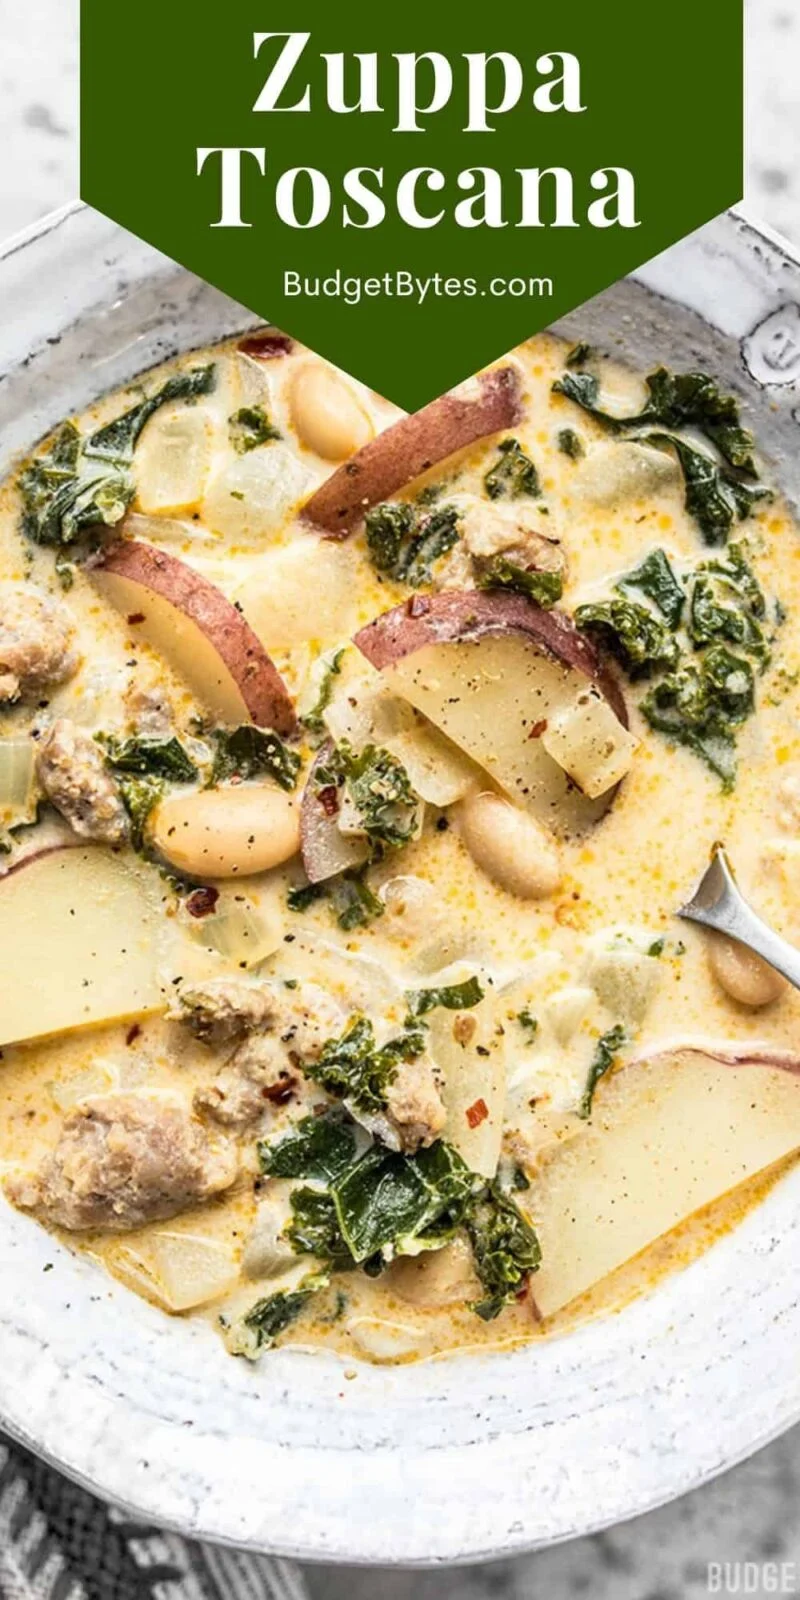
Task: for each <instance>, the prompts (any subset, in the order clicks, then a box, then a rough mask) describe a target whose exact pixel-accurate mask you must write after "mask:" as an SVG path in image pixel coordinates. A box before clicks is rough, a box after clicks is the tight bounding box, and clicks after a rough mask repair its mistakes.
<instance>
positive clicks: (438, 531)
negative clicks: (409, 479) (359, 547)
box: [365, 500, 459, 589]
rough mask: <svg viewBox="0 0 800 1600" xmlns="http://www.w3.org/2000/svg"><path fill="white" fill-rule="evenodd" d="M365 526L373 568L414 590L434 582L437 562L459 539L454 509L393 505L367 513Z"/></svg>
mask: <svg viewBox="0 0 800 1600" xmlns="http://www.w3.org/2000/svg"><path fill="white" fill-rule="evenodd" d="M365 526H366V534H367V547H368V549H369V554H370V558H371V560H372V563H373V566H375V567H376V568H377V570H378V572H385V573H386V574H387V576H388V577H390V578H394V579H395V581H396V582H397V583H408V584H410V585H411V587H412V588H414V589H419V588H421V586H422V585H423V584H426V583H430V582H431V580H432V577H433V566H434V563H435V562H436V561H438V560H439V557H440V556H443V555H445V554H446V552H447V551H448V550H452V548H453V546H454V545H455V544H458V539H459V533H458V512H457V510H456V508H455V506H437V507H436V508H434V509H433V510H427V509H425V508H423V507H420V506H419V505H412V504H411V503H410V502H409V501H405V500H403V501H397V502H394V503H392V502H390V503H387V504H385V505H379V506H374V507H373V509H372V510H371V511H368V512H367V516H366V520H365Z"/></svg>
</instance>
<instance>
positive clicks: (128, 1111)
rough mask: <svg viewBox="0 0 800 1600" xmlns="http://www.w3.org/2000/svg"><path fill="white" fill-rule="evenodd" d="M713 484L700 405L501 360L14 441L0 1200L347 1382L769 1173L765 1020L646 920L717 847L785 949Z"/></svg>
mask: <svg viewBox="0 0 800 1600" xmlns="http://www.w3.org/2000/svg"><path fill="white" fill-rule="evenodd" d="M666 354H668V352H665V355H666ZM755 452H756V446H755V443H754V440H753V439H752V437H751V436H750V434H749V433H748V432H747V431H746V429H745V427H744V425H743V422H742V419H741V417H740V414H739V406H738V404H737V402H736V400H735V399H734V398H733V397H731V396H729V395H728V394H726V393H725V392H724V391H723V390H722V389H721V388H720V387H719V385H718V384H717V382H716V381H715V379H714V377H713V375H709V374H706V373H700V372H692V373H683V372H674V371H671V370H670V369H669V368H668V367H667V366H666V365H665V366H663V367H661V368H659V369H657V370H655V371H653V372H651V373H650V374H649V375H647V376H646V378H641V377H639V376H636V375H634V374H632V373H630V372H628V371H626V370H623V369H622V368H620V367H619V366H617V365H615V364H614V363H613V362H612V361H610V360H608V359H606V358H605V357H604V356H603V355H602V354H601V353H598V352H595V351H593V350H591V349H589V348H588V347H587V346H585V345H578V346H577V347H574V348H570V347H569V346H568V345H566V344H563V343H561V342H560V341H558V340H556V339H554V338H551V337H549V336H543V337H539V338H537V339H534V340H531V341H530V342H529V343H527V344H525V345H523V346H521V347H520V348H519V349H518V350H516V351H514V352H513V353H512V355H511V356H509V357H508V358H507V359H506V360H504V361H502V362H500V363H498V364H497V365H495V366H493V367H491V368H489V369H488V370H487V371H485V372H484V373H482V374H481V375H480V376H478V377H477V378H475V379H473V380H471V381H470V382H469V383H467V384H465V385H464V386H463V387H462V388H461V389H459V390H456V391H454V392H453V393H452V394H449V395H446V396H444V397H443V398H442V399H441V400H438V401H436V402H435V403H434V404H433V405H431V406H429V407H428V408H427V409H426V410H425V411H423V412H421V413H419V414H418V415H417V416H414V417H408V418H406V417H404V416H403V415H402V414H401V413H399V412H398V411H397V410H396V409H395V408H393V407H392V406H391V405H389V404H388V403H386V402H384V401H382V400H380V399H379V398H378V397H377V396H375V395H374V394H372V393H371V392H370V391H368V390H367V389H366V388H364V387H363V386H362V385H359V384H358V383H357V382H355V381H354V380H352V379H349V378H347V377H345V376H344V375H343V374H341V373H340V372H338V371H337V370H336V369H334V368H332V367H330V366H329V365H327V364H326V363H325V362H323V361H321V360H319V359H317V358H316V357H314V356H312V355H311V354H310V353H309V352H308V351H306V350H304V349H302V348H301V347H300V346H299V345H297V344H296V343H294V342H293V341H292V340H290V339H289V338H287V337H286V336H284V335H283V334H280V333H279V332H278V331H277V330H274V329H266V330H263V331H260V332H256V333H252V334H248V335H246V336H245V337H243V338H240V339H239V340H236V341H229V342H228V343H226V344H224V345H221V346H219V347H215V348H213V349H210V350H207V351H203V352H199V353H198V352H194V353H192V354H190V355H186V356H182V357H180V358H179V359H176V360H174V361H172V362H170V363H169V364H168V365H167V366H165V367H164V368H163V369H160V370H158V371H154V372H148V373H146V374H145V375H144V376H143V377H142V379H141V380H140V383H139V384H137V385H135V386H133V387H131V388H130V389H129V390H126V391H125V392H124V393H122V394H116V395H113V396H110V397H107V398H105V399H103V400H102V401H100V402H99V403H98V404H97V405H96V406H95V407H94V408H93V409H92V410H91V411H90V412H88V413H87V414H85V415H82V416H80V417H77V418H72V419H70V420H69V421H67V422H66V423H64V424H63V425H62V426H61V427H60V428H58V429H56V431H55V432H54V433H53V434H52V435H51V436H50V437H48V439H46V440H45V441H44V442H43V443H42V444H40V445H38V446H37V447H36V449H35V451H34V452H33V453H32V454H31V455H30V457H29V458H28V459H27V460H26V461H25V462H24V463H23V465H22V466H21V467H20V469H19V470H18V471H17V472H16V474H15V475H14V476H13V477H12V478H11V479H9V480H8V481H7V482H6V484H5V485H4V487H3V489H2V491H1V492H0V851H1V852H2V853H1V854H0V970H2V973H3V984H2V992H1V993H0V1046H2V1058H3V1059H2V1067H1V1068H0V1162H2V1173H3V1184H4V1188H5V1193H6V1195H7V1197H8V1198H9V1199H10V1200H11V1202H12V1203H13V1204H14V1205H16V1206H18V1207H19V1208H21V1209H22V1210H23V1211H26V1212H28V1213H30V1214H31V1216H32V1217H33V1218H35V1219H37V1220H38V1221H39V1222H41V1223H43V1224H44V1225H45V1226H47V1227H50V1228H52V1229H54V1230H55V1231H56V1232H57V1233H59V1234H60V1235H61V1236H62V1237H63V1238H66V1239H68V1240H69V1241H70V1242H71V1243H72V1244H73V1245H74V1246H79V1247H80V1248H83V1249H85V1250H86V1251H88V1252H89V1253H90V1254H91V1255H92V1256H93V1257H94V1258H95V1259H97V1260H98V1261H100V1262H102V1263H103V1264H104V1265H105V1266H106V1267H107V1268H108V1269H109V1270H110V1271H111V1272H112V1273H113V1274H114V1275H115V1276H116V1277H118V1278H120V1279H122V1280H123V1281H124V1282H125V1283H126V1284H127V1285H128V1286H129V1287H131V1288H133V1289H135V1290H137V1291H138V1292H139V1293H141V1294H143V1295H145V1296H146V1297H147V1298H148V1299H150V1300H152V1301H154V1302H155V1303H156V1304H157V1305H159V1306H161V1307H163V1308H164V1309H166V1310H167V1311H170V1312H193V1311H195V1310H196V1311H198V1312H199V1313H200V1314H202V1315H204V1316H208V1317H210V1318H212V1319H213V1321H214V1322H215V1323H216V1324H217V1325H218V1326H219V1327H220V1328H221V1329H222V1331H223V1333H224V1337H225V1339H226V1342H227V1344H228V1346H229V1348H230V1349H231V1350H232V1351H233V1352H235V1353H237V1354H241V1355H246V1356H255V1355H257V1354H258V1353H259V1352H260V1351H262V1350H265V1349H267V1348H268V1347H270V1346H272V1345H274V1344H275V1343H276V1342H280V1343H281V1344H286V1343H299V1344H303V1345H307V1346H308V1345H319V1344H324V1345H328V1346H330V1347H333V1348H334V1349H336V1350H338V1351H340V1352H342V1353H344V1354H350V1355H361V1356H366V1357H367V1358H369V1359H372V1360H401V1359H409V1358H412V1357H418V1356H424V1355H430V1354H433V1353H438V1352H440V1351H444V1350H447V1349H451V1348H454V1347H463V1346H467V1345H481V1344H483V1345H485V1344H487V1343H491V1344H495V1345H496V1344H502V1343H512V1342H517V1341H520V1340H524V1339H528V1338H531V1337H534V1336H538V1335H540V1334H541V1332H542V1331H545V1332H547V1331H550V1330H552V1329H554V1328H555V1329H557V1328H559V1327H563V1326H564V1325H565V1324H566V1323H568V1322H569V1321H570V1320H571V1319H572V1320H574V1318H575V1317H576V1316H577V1315H580V1314H584V1313H585V1311H586V1309H587V1307H595V1308H596V1306H597V1305H599V1304H601V1303H603V1296H604V1295H605V1297H606V1303H608V1301H609V1295H611V1294H612V1292H613V1290H614V1285H617V1286H618V1292H621V1291H620V1290H619V1286H620V1285H621V1284H624V1285H625V1286H626V1287H625V1292H626V1293H628V1292H630V1291H631V1289H633V1290H635V1289H637V1288H641V1287H643V1286H645V1285H646V1284H647V1283H649V1282H650V1281H651V1280H652V1276H653V1273H654V1271H655V1270H662V1269H663V1266H664V1264H665V1262H666V1259H667V1255H668V1251H666V1250H665V1244H664V1241H665V1240H666V1241H667V1242H668V1241H669V1240H670V1239H672V1240H675V1239H680V1240H681V1241H682V1245H681V1248H682V1249H683V1250H684V1252H685V1251H686V1250H687V1249H689V1248H690V1246H691V1239H692V1237H694V1238H695V1241H696V1242H697V1243H698V1247H699V1243H704V1242H706V1240H707V1238H708V1237H710V1236H711V1233H712V1232H713V1228H711V1227H710V1224H708V1219H709V1217H713V1219H714V1226H716V1227H719V1226H722V1223H723V1222H725V1223H726V1224H727V1223H729V1222H730V1221H732V1220H734V1219H735V1216H736V1215H738V1214H739V1213H740V1212H741V1210H742V1209H743V1207H744V1205H745V1204H746V1203H749V1200H752V1198H753V1196H754V1195H755V1193H756V1188H757V1186H758V1185H759V1184H760V1185H761V1186H762V1187H763V1184H764V1182H765V1181H766V1180H767V1178H769V1176H770V1175H771V1174H773V1173H774V1172H775V1171H776V1170H780V1168H779V1164H780V1163H785V1162H786V1161H787V1160H788V1159H789V1158H790V1157H791V1156H792V1155H793V1154H794V1153H795V1152H796V1150H797V1149H798V1148H800V1071H799V1070H798V1069H800V1055H795V1054H794V1053H793V1041H794V1039H795V1037H796V1034H797V1027H798V1021H800V998H798V996H797V995H796V994H795V993H794V991H792V990H789V989H788V987H787V986H786V985H785V984H784V983H783V982H782V981H781V980H780V979H779V978H778V977H777V976H776V975H775V974H774V973H773V972H772V971H771V969H768V968H766V967H765V966H763V965H762V964H761V963H759V962H758V961H757V960H756V959H755V958H751V957H749V956H747V955H746V954H745V953H744V951H743V950H742V948H741V947H739V946H736V945H735V944H732V943H731V942H730V941H726V940H724V939H722V938H720V937H719V936H714V935H709V934H706V933H701V932H700V930H698V929H697V928H693V927H692V928H687V927H686V926H685V925H684V924H681V923H679V922H677V921H676V919H675V910H676V908H677V907H678V906H679V905H680V904H681V903H682V901H684V900H685V899H686V898H687V897H688V895H689V894H690V893H691V891H692V889H693V887H694V885H695V883H696V881H697V878H698V876H699V874H700V872H701V871H702V869H703V866H704V864H705V862H706V860H707V858H708V854H709V851H710V850H711V848H712V846H713V844H714V842H715V841H716V840H718V839H724V840H725V842H726V844H727V846H728V848H729V851H730V853H731V857H732V859H733V860H734V861H735V862H736V864H737V869H738V872H739V875H740V877H741V880H742V883H743V887H744V888H745V891H746V892H747V893H748V895H749V896H750V898H751V899H752V900H753V902H754V903H755V904H756V905H757V906H758V908H759V910H760V911H761V913H762V915H764V916H765V917H766V918H767V919H768V920H769V921H771V922H772V923H773V924H774V926H775V927H776V928H777V929H778V930H779V931H780V932H782V933H783V934H785V935H786V936H787V937H789V938H792V937H795V938H796V937H797V931H798V930H797V923H796V909H795V908H796V906H797V903H798V888H800V736H799V735H798V731H797V730H798V727H799V726H800V724H799V723H798V707H799V706H800V688H799V687H798V685H800V625H799V624H798V618H800V543H799V542H798V540H797V536H796V530H795V529H794V526H793V524H792V522H791V520H790V518H789V516H788V514H787V513H786V512H785V510H784V509H783V508H782V506H781V504H780V502H779V500H778V499H777V498H776V496H775V494H774V492H773V488H772V485H771V483H770V476H769V473H768V471H765V470H764V469H763V467H762V465H761V463H760V462H759V460H758V457H757V455H756V453H755ZM723 1197H725V1198H724V1200H723ZM715 1206H716V1209H714V1207H715ZM709 1208H711V1209H709ZM702 1219H705V1221H704V1225H703V1226H701V1221H702ZM693 1229H694V1234H693V1233H692V1230H693ZM704 1230H705V1231H704ZM631 1263H633V1265H632V1266H631ZM626 1274H627V1276H626Z"/></svg>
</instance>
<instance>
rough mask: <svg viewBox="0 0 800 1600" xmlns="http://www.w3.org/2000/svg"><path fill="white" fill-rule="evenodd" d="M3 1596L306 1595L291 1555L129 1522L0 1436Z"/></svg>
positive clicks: (291, 1598)
mask: <svg viewBox="0 0 800 1600" xmlns="http://www.w3.org/2000/svg"><path fill="white" fill-rule="evenodd" d="M0 1595H2V1597H3V1600H151V1597H152V1600H308V1591H307V1589H306V1586H305V1583H304V1582H303V1579H302V1576H301V1574H300V1572H299V1571H298V1569H297V1567H296V1566H295V1565H294V1564H293V1563H292V1562H291V1561H282V1560H280V1559H279V1558H277V1557H273V1556H252V1555H245V1554H243V1553H241V1552H239V1551H237V1550H227V1549H223V1548H222V1547H220V1546H215V1545H203V1544H197V1543H195V1542H194V1541H193V1540H190V1539H182V1538H180V1537H179V1536H178V1535H177V1534H173V1533H164V1532H162V1531H160V1530H159V1529H157V1528H149V1527H145V1526H142V1525H140V1524H138V1523H136V1522H132V1521H131V1520H130V1519H129V1518H127V1517H126V1516H125V1514H124V1513H123V1512H121V1511H116V1510H114V1509H113V1507H110V1506H107V1505H105V1504H104V1503H103V1502H102V1501H101V1500H97V1499H96V1498H95V1497H94V1496H93V1495H90V1494H87V1492H86V1491H85V1490H84V1489H80V1488H78V1486H77V1485H76V1484H74V1483H70V1482H69V1480H68V1479H67V1478H62V1477H61V1475H60V1473H58V1472H55V1471H53V1469H52V1468H51V1467H48V1466H45V1464H44V1462H42V1461H39V1460H38V1459H37V1457H36V1456H33V1455H31V1454H30V1453H29V1452H28V1451H27V1450H23V1449H21V1448H19V1446H17V1445H16V1444H10V1443H9V1442H8V1441H7V1440H0Z"/></svg>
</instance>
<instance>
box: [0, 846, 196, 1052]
mask: <svg viewBox="0 0 800 1600" xmlns="http://www.w3.org/2000/svg"><path fill="white" fill-rule="evenodd" d="M161 899H162V890H161V885H160V883H159V879H158V875H157V874H156V873H155V872H154V871H153V869H152V868H151V867H147V866H145V865H144V864H143V863H142V862H140V861H139V860H138V859H137V858H136V857H135V856H132V855H127V854H125V855H117V854H115V853H113V852H112V851H110V850H106V849H103V848H101V847H94V848H86V849H71V850H54V851H50V852H47V853H45V854H43V855H40V856H38V857H33V858H29V859H28V860H27V861H25V862H24V863H23V864H22V865H20V866H19V867H18V868H16V869H15V870H14V871H12V872H10V873H8V874H7V876H6V877H5V878H3V879H2V880H1V881H0V971H1V972H2V974H3V984H2V992H0V1045H4V1044H11V1043H13V1042H14V1041H16V1040H22V1039H35V1038H38V1037H40V1036H41V1035H43V1034H49V1033H62V1032H65V1031H66V1030H67V1029H69V1028H83V1027H87V1026H88V1025H89V1024H90V1023H98V1022H112V1021H116V1020H122V1019H123V1018H126V1017H135V1016H142V1015H144V1014H145V1013H147V1012H153V1011H161V1010H163V1009H164V1008H165V1005H166V1000H165V996H164V994H163V993H162V990H161V987H160V985H159V982H158V978H157V970H156V969H157V941H158V938H159V931H160V928H161V926H162V924H163V907H162V904H161Z"/></svg>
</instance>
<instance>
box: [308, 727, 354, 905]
mask: <svg viewBox="0 0 800 1600" xmlns="http://www.w3.org/2000/svg"><path fill="white" fill-rule="evenodd" d="M332 750H333V745H332V744H330V743H327V744H324V745H323V746H322V749H321V750H320V752H319V754H318V756H317V758H316V760H315V762H314V764H313V766H312V767H311V770H310V772H309V774H308V779H307V781H306V786H305V789H304V791H303V800H302V804H301V807H300V848H301V851H302V855H303V866H304V867H305V871H306V877H307V878H308V881H309V883H325V882H326V880H327V879H328V878H335V877H336V875H337V873H339V872H347V871H348V870H349V868H351V867H360V866H361V865H362V864H363V863H364V862H365V861H366V860H367V858H368V856H369V846H368V844H367V841H366V839H359V838H357V837H355V836H352V837H350V838H348V837H347V835H346V834H344V833H342V832H340V829H339V827H338V824H337V820H336V815H337V813H336V809H335V797H334V796H332V795H330V791H328V790H325V789H322V790H320V789H319V788H318V787H317V783H316V773H317V771H318V769H319V767H321V766H324V764H325V762H326V761H329V760H330V756H331V752H332ZM326 796H328V797H329V801H330V803H329V804H327V805H326V801H325V797H326Z"/></svg>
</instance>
